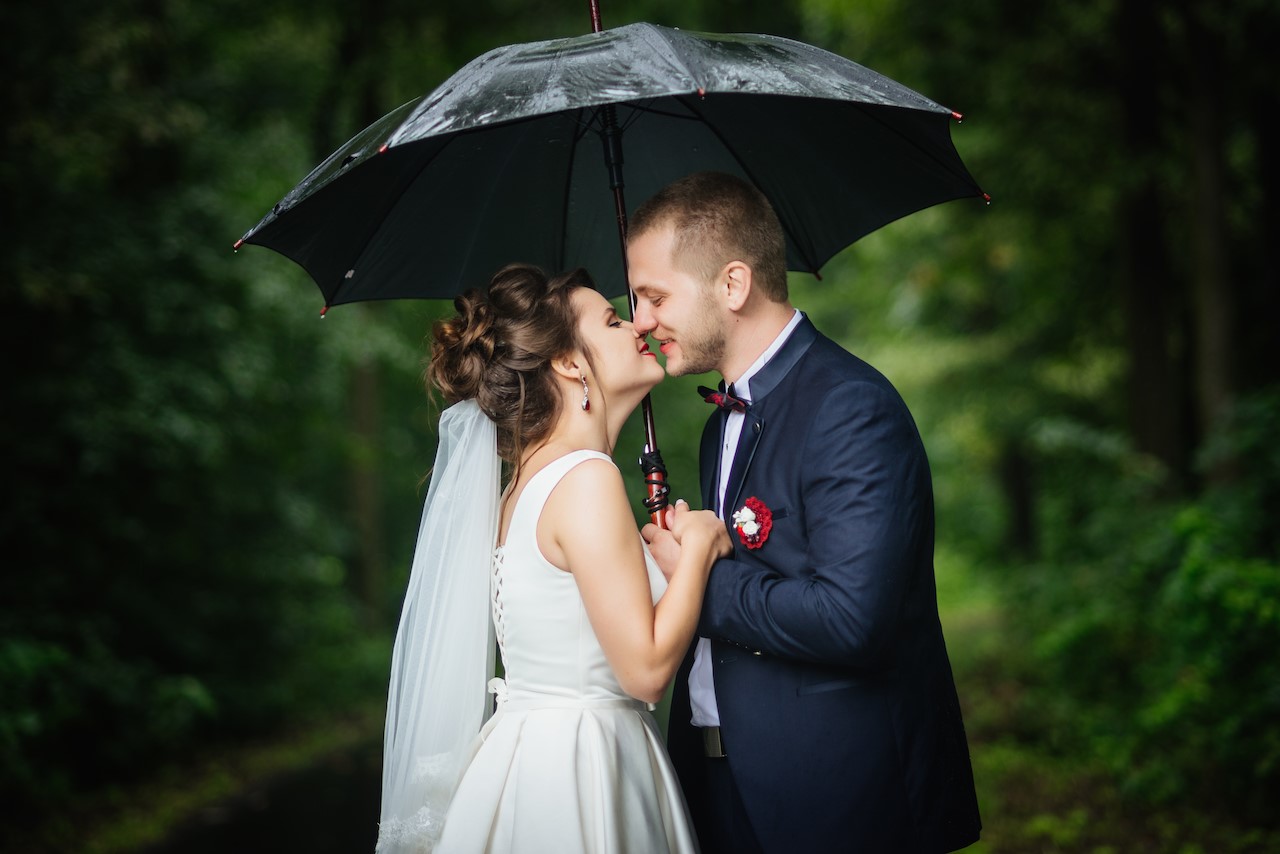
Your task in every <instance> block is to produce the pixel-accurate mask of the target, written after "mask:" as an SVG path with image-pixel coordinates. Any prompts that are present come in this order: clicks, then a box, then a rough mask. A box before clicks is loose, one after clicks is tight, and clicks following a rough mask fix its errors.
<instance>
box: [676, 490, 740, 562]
mask: <svg viewBox="0 0 1280 854" xmlns="http://www.w3.org/2000/svg"><path fill="white" fill-rule="evenodd" d="M667 524H668V525H669V526H670V528H671V535H672V536H673V537H674V538H675V541H676V542H677V543H679V544H680V546H681V547H682V548H684V547H686V546H688V547H690V548H700V549H701V548H705V549H706V551H707V554H708V555H709V556H710V557H711V558H712V559H713V560H714V559H715V558H722V557H728V556H729V555H731V554H733V543H732V542H731V541H730V540H729V532H728V531H726V530H725V527H724V522H723V521H722V520H721V519H720V517H718V516H716V514H714V513H712V512H711V511H710V510H690V509H689V505H688V504H686V503H685V502H684V501H677V502H676V507H675V512H674V513H672V514H671V515H670V516H669V517H668V518H667Z"/></svg>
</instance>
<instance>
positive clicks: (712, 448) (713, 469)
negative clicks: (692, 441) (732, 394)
mask: <svg viewBox="0 0 1280 854" xmlns="http://www.w3.org/2000/svg"><path fill="white" fill-rule="evenodd" d="M723 429H724V415H723V414H722V413H720V412H715V413H713V414H712V416H711V417H710V418H708V419H707V426H705V427H703V428H702V445H701V446H700V447H699V449H698V474H699V480H700V482H701V485H702V507H703V509H704V510H714V509H715V506H716V504H715V502H716V491H717V490H716V487H717V486H718V484H717V483H716V475H717V474H718V471H719V466H717V462H718V461H719V459H720V436H721V430H723Z"/></svg>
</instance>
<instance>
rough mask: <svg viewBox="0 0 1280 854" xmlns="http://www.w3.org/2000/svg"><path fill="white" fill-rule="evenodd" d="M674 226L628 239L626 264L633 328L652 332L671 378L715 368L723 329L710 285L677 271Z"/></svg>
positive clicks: (721, 355)
mask: <svg viewBox="0 0 1280 854" xmlns="http://www.w3.org/2000/svg"><path fill="white" fill-rule="evenodd" d="M675 243H676V236H675V229H674V228H673V227H672V226H670V225H668V226H665V227H661V228H655V229H651V230H649V231H647V232H645V233H644V234H642V235H640V236H639V237H635V238H632V239H631V240H629V241H628V243H627V268H628V273H629V275H630V279H631V289H632V291H633V292H634V293H635V295H636V311H635V328H636V329H637V330H638V331H639V332H640V333H641V334H643V335H649V336H652V337H653V339H654V341H655V342H656V343H657V345H658V350H659V351H661V353H662V355H663V356H665V357H666V360H667V373H668V374H670V375H671V376H673V377H678V376H681V375H684V374H704V373H706V372H708V371H719V370H720V369H721V364H722V362H723V361H724V353H725V329H724V320H723V316H722V312H721V308H720V305H719V304H718V303H717V301H716V290H715V288H714V287H713V286H712V285H710V284H707V283H705V282H703V281H702V280H701V279H700V278H699V277H697V276H695V275H694V274H692V273H690V272H687V271H686V270H684V269H681V268H680V267H678V266H677V265H676V259H675V254H674V250H675Z"/></svg>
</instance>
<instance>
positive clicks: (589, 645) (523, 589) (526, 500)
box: [492, 451, 666, 699]
mask: <svg viewBox="0 0 1280 854" xmlns="http://www.w3.org/2000/svg"><path fill="white" fill-rule="evenodd" d="M591 459H602V460H607V461H609V462H610V464H612V462H613V461H612V460H610V459H609V457H608V456H606V455H605V454H602V453H599V452H597V451H574V452H572V453H570V454H566V455H565V456H563V457H560V458H559V459H557V460H555V461H554V462H552V463H550V464H549V465H547V466H546V467H545V468H543V469H542V470H541V471H539V472H538V473H537V474H535V475H534V476H533V477H531V478H530V479H529V482H528V483H527V484H525V487H524V490H523V491H522V492H521V494H520V496H519V497H518V498H517V500H516V506H515V509H514V510H513V511H512V514H511V524H510V526H509V528H508V530H507V537H506V542H505V543H504V544H503V545H502V546H501V547H499V548H498V549H497V551H496V553H495V556H494V562H493V566H494V578H493V587H492V598H493V617H494V626H495V630H496V634H497V637H498V643H499V648H500V650H501V652H502V661H503V665H504V668H505V670H506V683H507V685H506V687H507V692H508V694H509V696H511V698H512V699H515V698H518V697H520V696H531V695H551V696H556V697H567V698H587V699H597V698H598V699H606V698H616V697H625V696H626V694H625V693H623V691H622V688H621V687H620V686H619V684H618V680H617V678H616V677H615V676H614V674H613V670H612V669H610V667H609V663H608V661H607V660H606V659H605V655H604V650H603V649H601V647H600V642H599V640H598V639H597V638H596V635H595V632H594V631H593V630H592V628H591V623H590V622H589V621H588V619H587V612H586V608H585V607H584V606H583V604H582V598H581V596H580V595H579V593H578V586H577V583H576V582H575V581H574V578H573V575H572V574H570V573H569V572H566V571H564V570H562V569H560V568H559V567H557V566H555V565H554V564H552V563H551V562H550V561H548V560H547V559H546V557H544V556H543V554H542V551H541V550H540V549H539V548H538V520H539V518H541V516H542V509H543V507H544V506H545V505H546V502H547V498H548V497H549V496H550V495H551V492H552V491H553V490H554V489H555V487H556V485H557V484H559V482H560V480H561V479H562V478H563V477H564V476H565V475H566V474H568V472H569V471H570V470H572V469H573V468H574V466H577V465H578V464H579V463H582V462H584V461H586V460H591ZM582 519H583V521H584V524H583V526H582V536H584V537H585V536H591V526H590V524H589V521H588V520H589V511H587V512H584V513H583V515H582ZM638 536H639V535H638V534H637V537H638ZM645 558H646V564H647V566H648V571H649V583H650V588H651V590H653V592H654V600H655V601H656V600H657V597H658V596H660V595H661V593H662V590H663V589H665V586H666V582H665V580H664V579H663V578H662V574H661V573H660V572H659V571H658V569H657V566H656V564H654V563H653V561H652V559H650V558H649V556H648V553H647V551H646V554H645ZM655 576H656V578H655Z"/></svg>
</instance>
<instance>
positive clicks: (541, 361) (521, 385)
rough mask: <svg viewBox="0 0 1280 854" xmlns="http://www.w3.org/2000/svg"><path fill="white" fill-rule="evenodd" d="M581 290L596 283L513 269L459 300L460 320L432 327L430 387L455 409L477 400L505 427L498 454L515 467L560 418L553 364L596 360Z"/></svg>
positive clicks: (579, 275)
mask: <svg viewBox="0 0 1280 854" xmlns="http://www.w3.org/2000/svg"><path fill="white" fill-rule="evenodd" d="M575 287H587V288H594V287H595V285H594V284H593V283H592V281H591V277H590V276H589V275H587V272H586V271H585V270H582V269H578V270H574V271H573V272H571V273H567V274H565V275H562V276H557V277H556V278H554V279H551V278H548V276H547V274H546V273H545V272H543V271H542V270H541V269H539V268H538V267H534V266H531V265H528V264H511V265H509V266H506V267H503V268H502V269H501V270H499V271H498V272H497V273H495V274H494V276H493V279H492V280H491V281H490V282H489V287H488V288H487V290H485V291H481V290H479V289H477V288H472V289H470V290H468V291H466V292H465V293H463V294H462V295H460V296H458V297H456V298H455V299H454V301H453V307H454V308H455V309H456V310H457V312H458V314H457V316H455V317H452V318H449V319H447V320H440V321H437V322H436V324H435V327H434V329H433V332H432V342H431V356H430V360H429V363H428V366H427V381H428V386H429V387H430V386H435V387H436V388H437V389H439V390H440V393H441V394H442V395H443V396H444V399H445V400H446V401H447V402H448V403H450V404H453V403H456V402H458V401H460V400H469V399H472V398H474V399H475V401H476V403H478V404H479V406H480V408H481V409H482V410H483V411H484V413H485V414H486V415H488V416H489V417H490V418H492V419H493V420H494V422H495V423H496V424H497V425H498V452H499V454H501V455H502V457H503V459H505V460H507V461H508V462H515V461H517V460H518V459H519V456H520V450H521V448H523V447H524V446H525V445H526V444H528V443H529V442H535V441H537V440H539V439H541V438H542V437H543V436H545V435H546V434H547V433H548V432H549V431H550V429H551V426H552V425H553V424H554V423H555V419H556V416H557V415H558V414H559V407H560V396H559V393H558V392H557V389H556V384H555V378H554V376H553V375H552V372H551V361H552V360H553V359H555V358H556V357H558V356H563V355H565V354H567V353H570V352H572V351H574V350H580V351H582V352H583V353H584V355H586V357H587V358H588V359H590V354H589V352H588V351H587V348H586V347H585V346H584V343H583V342H582V341H581V340H580V336H579V334H578V322H577V313H576V312H575V311H574V308H573V303H572V300H571V295H572V293H573V289H574V288H575Z"/></svg>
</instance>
